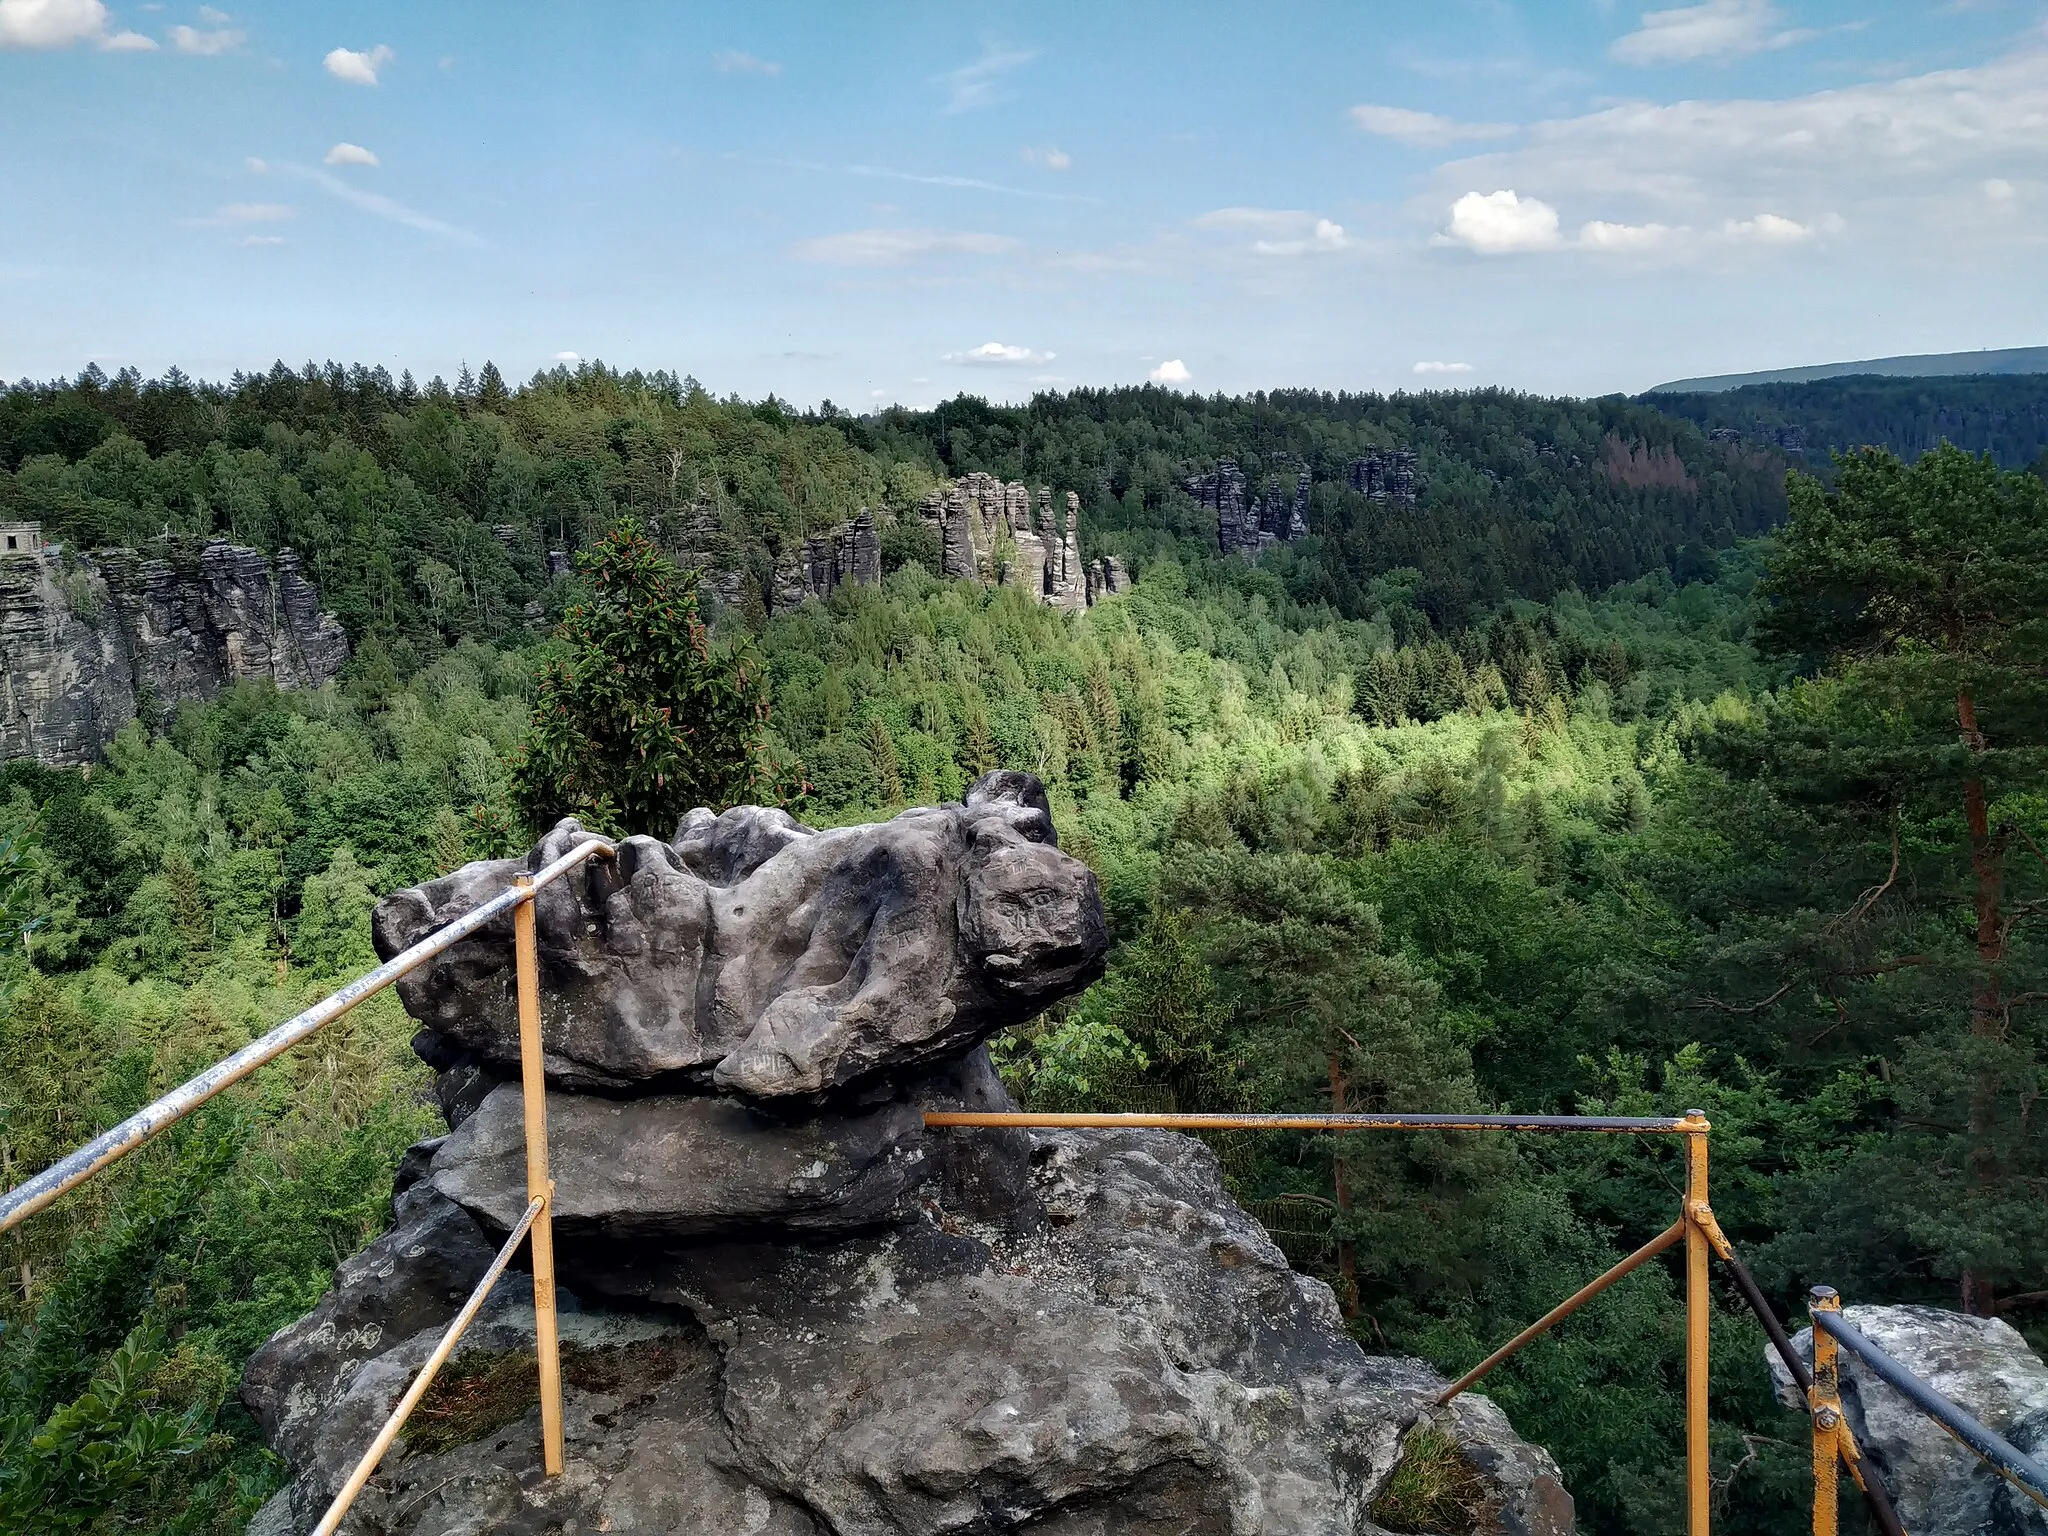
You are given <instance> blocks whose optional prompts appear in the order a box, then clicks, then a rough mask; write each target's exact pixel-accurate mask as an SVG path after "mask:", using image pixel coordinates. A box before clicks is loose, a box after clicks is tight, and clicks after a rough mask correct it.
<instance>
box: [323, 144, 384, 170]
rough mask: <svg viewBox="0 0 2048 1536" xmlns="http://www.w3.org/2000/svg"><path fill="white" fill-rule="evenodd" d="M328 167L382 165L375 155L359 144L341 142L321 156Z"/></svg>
mask: <svg viewBox="0 0 2048 1536" xmlns="http://www.w3.org/2000/svg"><path fill="white" fill-rule="evenodd" d="M322 159H323V160H324V162H325V163H326V164H328V165H382V164H383V162H382V161H381V160H379V159H378V158H377V157H376V155H374V154H372V153H371V152H370V151H369V150H367V149H365V148H363V146H362V145H360V144H350V143H347V142H343V143H340V144H337V145H335V146H334V148H332V149H330V150H329V151H327V153H326V154H325V155H324V156H322Z"/></svg>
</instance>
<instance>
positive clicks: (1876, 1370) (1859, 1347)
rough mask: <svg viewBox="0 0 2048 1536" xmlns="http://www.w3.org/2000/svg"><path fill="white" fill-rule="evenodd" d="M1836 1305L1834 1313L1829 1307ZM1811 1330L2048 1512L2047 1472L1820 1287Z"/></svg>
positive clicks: (1824, 1288)
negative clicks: (1846, 1314) (1888, 1348)
mask: <svg viewBox="0 0 2048 1536" xmlns="http://www.w3.org/2000/svg"><path fill="white" fill-rule="evenodd" d="M1830 1300H1834V1305H1833V1306H1832V1307H1830V1306H1828V1305H1826V1303H1827V1302H1828V1301H1830ZM1815 1302H1816V1305H1815V1306H1814V1308H1813V1311H1812V1316H1813V1326H1814V1328H1815V1329H1816V1330H1817V1331H1818V1332H1821V1333H1825V1334H1826V1335H1827V1336H1828V1337H1829V1338H1831V1339H1833V1340H1834V1341H1835V1342H1836V1343H1837V1344H1839V1345H1840V1346H1841V1347H1842V1348H1843V1349H1846V1350H1848V1351H1849V1352H1850V1353H1851V1354H1853V1355H1854V1356H1856V1358H1857V1359H1859V1360H1861V1361H1862V1362H1863V1363H1864V1364H1865V1365H1866V1366H1868V1367H1869V1368H1870V1371H1871V1374H1873V1375H1874V1376H1876V1377H1877V1378H1878V1379H1879V1380H1880V1381H1882V1382H1884V1383H1885V1385H1887V1386H1889V1387H1890V1388H1892V1390H1893V1391H1895V1392H1897V1393H1898V1394H1899V1395H1900V1396H1901V1397H1903V1398H1905V1399H1906V1401H1907V1402H1909V1403H1911V1404H1912V1405H1913V1406H1914V1407H1915V1408H1918V1409H1919V1410H1920V1411H1921V1412H1922V1413H1924V1414H1926V1415H1927V1417H1929V1418H1930V1419H1932V1420H1934V1422H1935V1423H1937V1424H1939V1425H1940V1426H1941V1427H1942V1428H1943V1429H1945V1430H1947V1431H1948V1432H1949V1433H1950V1434H1951V1435H1953V1436H1955V1438H1956V1439H1958V1440H1960V1441H1961V1442H1962V1443H1963V1444H1964V1445H1965V1446H1967V1447H1968V1448H1969V1449H1970V1450H1971V1451H1973V1452H1975V1453H1976V1455H1977V1458H1978V1459H1979V1460H1980V1461H1982V1462H1983V1463H1984V1464H1985V1465H1986V1466H1988V1467H1990V1468H1991V1469H1992V1470H1993V1471H1994V1472H1997V1473H1998V1474H1999V1475H2000V1476H2002V1477H2004V1478H2005V1479H2006V1480H2007V1481H2008V1482H2010V1483H2011V1484H2013V1486H2014V1487H2016V1488H2018V1489H2019V1490H2020V1491H2021V1492H2022V1493H2024V1494H2026V1495H2027V1496H2028V1497H2029V1498H2031V1499H2032V1500H2033V1501H2034V1502H2035V1503H2036V1504H2039V1505H2041V1506H2042V1508H2044V1509H2048V1467H2044V1466H2042V1465H2041V1463H2040V1462H2038V1461H2036V1460H2035V1459H2034V1458H2033V1457H2031V1456H2029V1455H2028V1454H2027V1453H2026V1452H2025V1451H2022V1450H2021V1449H2020V1448H2019V1447H2018V1446H2016V1445H2014V1444H2013V1443H2012V1442H2011V1441H2009V1440H2007V1439H2006V1438H2005V1437H2004V1436H2002V1435H2000V1434H1998V1433H1997V1432H1996V1431H1995V1430H1992V1429H1990V1428H1989V1427H1987V1426H1986V1425H1984V1424H1981V1423H1979V1422H1978V1421H1977V1420H1976V1419H1975V1418H1974V1417H1972V1416H1971V1415H1970V1414H1969V1413H1967V1412H1965V1411H1964V1410H1963V1409H1962V1408H1959V1407H1957V1406H1956V1405H1955V1404H1954V1403H1952V1402H1950V1401H1949V1400H1948V1399H1947V1398H1945V1397H1943V1396H1942V1395H1941V1394H1940V1393H1939V1392H1937V1391H1935V1390H1934V1388H1932V1387H1930V1386H1928V1385H1927V1383H1926V1382H1924V1381H1922V1380H1921V1379H1920V1378H1919V1377H1918V1376H1915V1375H1914V1374H1913V1373H1912V1372H1911V1371H1909V1370H1907V1369H1906V1367H1905V1366H1903V1365H1901V1364H1900V1363H1899V1362H1898V1361H1896V1360H1894V1359H1893V1358H1892V1357H1891V1356H1890V1355H1888V1354H1886V1353H1885V1352H1884V1350H1883V1349H1882V1348H1881V1347H1879V1345H1878V1344H1877V1343H1876V1342H1874V1341H1873V1340H1872V1339H1871V1338H1870V1337H1869V1336H1868V1335H1866V1334H1864V1333H1862V1332H1860V1331H1858V1330H1857V1329H1856V1328H1854V1327H1852V1326H1851V1325H1850V1324H1848V1323H1846V1322H1844V1321H1843V1320H1842V1314H1841V1312H1840V1310H1839V1307H1840V1305H1841V1303H1840V1301H1839V1300H1838V1299H1835V1293H1834V1292H1833V1291H1832V1290H1829V1289H1828V1288H1827V1287H1825V1286H1820V1287H1816V1289H1815Z"/></svg>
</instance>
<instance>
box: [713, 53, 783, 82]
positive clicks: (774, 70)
mask: <svg viewBox="0 0 2048 1536" xmlns="http://www.w3.org/2000/svg"><path fill="white" fill-rule="evenodd" d="M711 67H712V68H713V69H715V70H717V71H718V72H719V73H720V74H721V75H779V74H781V73H782V66H781V65H780V64H778V63H777V62H776V61H775V60H773V59H757V58H755V57H754V55H752V54H751V53H741V52H740V51H739V49H737V48H721V49H719V50H718V52H716V53H714V54H713V55H711Z"/></svg>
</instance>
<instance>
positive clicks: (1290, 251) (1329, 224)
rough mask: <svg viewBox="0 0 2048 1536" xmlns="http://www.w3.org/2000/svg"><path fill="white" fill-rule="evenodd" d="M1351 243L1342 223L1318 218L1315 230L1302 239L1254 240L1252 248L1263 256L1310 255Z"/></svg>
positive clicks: (1339, 248)
mask: <svg viewBox="0 0 2048 1536" xmlns="http://www.w3.org/2000/svg"><path fill="white" fill-rule="evenodd" d="M1350 243H1351V242H1350V241H1349V240H1347V239H1346V238H1345V237H1344V226H1343V225H1342V224H1338V223H1335V222H1334V221H1332V220H1330V219H1317V220H1316V223H1315V228H1314V230H1312V231H1311V232H1310V233H1309V234H1308V235H1307V236H1305V237H1303V238H1301V239H1298V240H1254V241H1253V242H1252V249H1253V250H1254V251H1255V252H1257V253H1258V254H1259V255H1261V256H1309V255H1313V254H1314V253H1315V252H1317V251H1341V250H1343V249H1344V247H1345V246H1347V245H1349V244H1350Z"/></svg>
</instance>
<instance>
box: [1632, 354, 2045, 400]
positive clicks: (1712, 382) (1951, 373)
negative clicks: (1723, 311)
mask: <svg viewBox="0 0 2048 1536" xmlns="http://www.w3.org/2000/svg"><path fill="white" fill-rule="evenodd" d="M1973 373H1976V374H1982V373H2048V347H2002V348H1996V349H1986V350H1984V351H1980V352H1923V353H1916V354H1914V355H1912V356H1909V357H1872V358H1866V359H1864V360H1863V361H1861V362H1855V363H1820V364H1816V365H1815V366H1813V367H1810V368H1773V369H1768V370H1766V371H1764V372H1762V373H1718V374H1710V375H1707V376H1706V377H1703V378H1697V379H1674V380H1672V381H1671V382H1670V383H1669V384H1654V385H1652V386H1651V387H1650V388H1648V389H1646V390H1644V391H1643V393H1644V394H1646V395H1676V394H1698V395H1713V394H1720V393H1721V392H1723V391H1724V390H1730V389H1741V388H1742V387H1743V386H1744V385H1747V384H1807V383H1811V382H1812V381H1814V380H1815V379H1840V378H1846V377H1848V376H1850V375H1852V374H1880V375H1883V376H1885V377H1887V378H1895V379H1932V378H1955V377H1959V376H1962V375H1967V374H1973Z"/></svg>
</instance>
